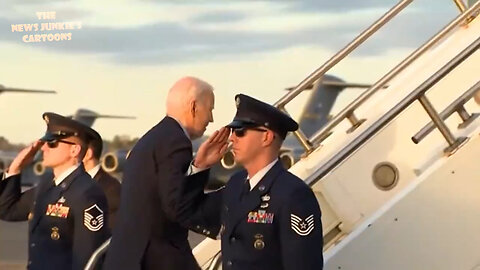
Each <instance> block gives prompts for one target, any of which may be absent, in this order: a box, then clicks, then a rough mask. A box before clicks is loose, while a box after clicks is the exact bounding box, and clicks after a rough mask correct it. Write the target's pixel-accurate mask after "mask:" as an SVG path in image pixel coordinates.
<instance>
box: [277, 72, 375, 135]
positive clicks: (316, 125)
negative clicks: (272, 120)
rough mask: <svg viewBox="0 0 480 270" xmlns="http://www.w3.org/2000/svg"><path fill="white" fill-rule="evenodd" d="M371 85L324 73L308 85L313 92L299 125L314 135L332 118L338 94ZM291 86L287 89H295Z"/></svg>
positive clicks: (305, 131)
mask: <svg viewBox="0 0 480 270" xmlns="http://www.w3.org/2000/svg"><path fill="white" fill-rule="evenodd" d="M370 86H371V85H369V84H362V83H349V82H345V81H343V80H342V79H340V78H337V77H335V76H332V75H324V76H323V77H322V78H321V79H319V80H317V81H316V82H315V83H314V84H312V85H311V86H309V87H307V88H306V89H311V90H312V92H311V93H310V96H309V97H308V100H307V103H306V104H305V106H304V109H303V112H302V113H301V114H300V117H299V121H298V122H299V123H298V124H299V126H300V127H301V129H302V131H303V132H304V133H305V135H306V136H307V137H310V136H312V135H313V134H314V133H315V132H316V131H318V130H319V129H320V128H321V127H322V126H324V125H325V124H326V123H327V122H328V120H329V119H330V113H331V110H332V107H333V105H334V104H335V101H336V100H337V97H338V95H339V94H340V92H342V91H343V90H344V89H345V88H369V87H370ZM294 88H295V87H289V88H287V89H286V90H289V91H290V90H293V89H294Z"/></svg>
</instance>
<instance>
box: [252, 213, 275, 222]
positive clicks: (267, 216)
mask: <svg viewBox="0 0 480 270" xmlns="http://www.w3.org/2000/svg"><path fill="white" fill-rule="evenodd" d="M274 215H275V214H273V213H267V211H265V210H258V211H257V212H250V213H248V219H247V222H248V223H263V224H272V223H273V216H274Z"/></svg>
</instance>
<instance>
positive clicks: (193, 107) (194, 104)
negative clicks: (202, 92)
mask: <svg viewBox="0 0 480 270" xmlns="http://www.w3.org/2000/svg"><path fill="white" fill-rule="evenodd" d="M190 113H191V114H192V116H193V117H195V116H196V115H197V102H196V101H195V100H192V101H191V102H190Z"/></svg>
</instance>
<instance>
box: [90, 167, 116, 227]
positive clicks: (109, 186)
mask: <svg viewBox="0 0 480 270" xmlns="http://www.w3.org/2000/svg"><path fill="white" fill-rule="evenodd" d="M93 179H95V180H96V181H97V183H98V184H99V185H100V187H101V188H102V190H103V192H105V196H106V197H107V202H108V214H109V218H108V226H109V228H110V231H112V230H113V227H114V225H115V217H116V215H117V210H118V208H119V206H120V190H121V185H120V182H118V180H117V179H116V178H115V177H113V176H111V175H110V174H108V173H107V172H105V171H104V170H103V169H102V168H100V170H99V171H98V172H97V174H95V176H94V177H93Z"/></svg>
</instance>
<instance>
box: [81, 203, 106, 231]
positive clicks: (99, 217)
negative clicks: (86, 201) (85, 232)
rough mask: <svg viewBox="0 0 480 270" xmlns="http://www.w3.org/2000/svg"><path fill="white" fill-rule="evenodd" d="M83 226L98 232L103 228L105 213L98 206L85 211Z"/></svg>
mask: <svg viewBox="0 0 480 270" xmlns="http://www.w3.org/2000/svg"><path fill="white" fill-rule="evenodd" d="M83 224H84V225H85V227H87V229H89V230H90V231H92V232H96V231H98V230H100V229H101V228H102V227H103V211H102V209H100V207H98V206H97V204H94V205H92V206H90V207H89V208H87V209H85V210H84V211H83Z"/></svg>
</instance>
